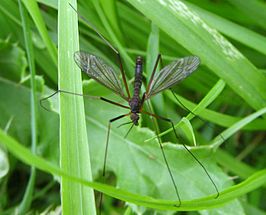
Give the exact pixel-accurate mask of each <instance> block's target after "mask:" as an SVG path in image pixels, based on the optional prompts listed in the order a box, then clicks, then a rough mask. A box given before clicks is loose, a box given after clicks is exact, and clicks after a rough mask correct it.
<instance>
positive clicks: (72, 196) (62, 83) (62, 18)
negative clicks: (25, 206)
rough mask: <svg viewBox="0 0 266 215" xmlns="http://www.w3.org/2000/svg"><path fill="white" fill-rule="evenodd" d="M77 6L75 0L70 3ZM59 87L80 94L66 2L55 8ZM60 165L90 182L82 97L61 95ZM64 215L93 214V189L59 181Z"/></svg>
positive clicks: (74, 28)
mask: <svg viewBox="0 0 266 215" xmlns="http://www.w3.org/2000/svg"><path fill="white" fill-rule="evenodd" d="M71 4H72V5H73V6H74V7H76V1H75V0H73V1H71ZM58 15H59V20H58V30H59V32H58V42H59V43H58V65H59V75H58V77H59V88H60V89H61V90H66V91H69V92H74V93H82V82H81V73H80V71H79V69H78V67H77V66H76V65H75V62H74V59H73V54H74V52H75V51H77V50H79V45H78V44H79V42H78V20H77V14H76V13H75V11H74V10H73V9H72V8H71V7H70V5H69V3H68V2H67V1H59V5H58ZM59 99H60V164H61V168H62V169H63V170H64V171H66V172H67V173H69V174H70V173H71V174H74V175H76V176H78V177H80V178H84V179H86V180H89V181H91V180H92V175H91V166H90V156H89V155H90V153H89V148H88V139H87V132H86V124H85V113H84V103H83V98H81V97H79V96H73V95H66V94H60V97H59ZM61 201H62V206H63V209H62V210H63V213H64V214H96V210H95V203H94V194H93V190H92V189H89V188H88V187H84V186H82V185H80V184H76V183H73V181H70V180H68V179H66V178H62V181H61Z"/></svg>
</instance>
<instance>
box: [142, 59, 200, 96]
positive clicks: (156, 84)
mask: <svg viewBox="0 0 266 215" xmlns="http://www.w3.org/2000/svg"><path fill="white" fill-rule="evenodd" d="M199 64H200V59H199V57H196V56H189V57H185V58H181V59H178V60H176V61H173V62H172V63H170V64H169V65H167V66H165V67H164V68H163V69H162V70H160V71H159V72H158V73H156V74H155V76H154V78H153V80H150V81H151V83H150V88H149V89H148V92H147V93H146V99H149V98H150V97H151V96H154V95H156V94H157V93H159V92H161V91H163V90H165V89H168V88H170V87H172V86H173V85H175V84H177V83H178V82H180V81H182V80H183V79H185V78H186V77H187V76H189V75H190V74H191V73H192V72H194V71H195V70H196V69H197V68H198V66H199Z"/></svg>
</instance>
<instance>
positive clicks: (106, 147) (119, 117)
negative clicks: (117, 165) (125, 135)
mask: <svg viewBox="0 0 266 215" xmlns="http://www.w3.org/2000/svg"><path fill="white" fill-rule="evenodd" d="M128 115H129V113H127V114H123V115H120V116H118V117H115V118H113V119H110V120H109V123H108V129H107V137H106V144H105V151H104V161H103V172H102V176H103V179H104V177H105V170H106V161H107V152H108V146H109V136H110V129H111V123H112V122H114V121H117V120H119V119H121V118H123V117H125V116H128ZM102 198H103V194H102V193H100V206H99V209H100V211H99V214H101V211H102V206H101V205H102Z"/></svg>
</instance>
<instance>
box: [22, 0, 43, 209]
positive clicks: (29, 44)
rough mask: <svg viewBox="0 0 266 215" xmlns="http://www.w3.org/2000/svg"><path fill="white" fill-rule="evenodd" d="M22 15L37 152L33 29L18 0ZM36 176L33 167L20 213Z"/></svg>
mask: <svg viewBox="0 0 266 215" xmlns="http://www.w3.org/2000/svg"><path fill="white" fill-rule="evenodd" d="M18 3H19V9H20V15H21V20H22V28H23V33H24V39H25V46H26V51H27V57H28V64H29V68H30V73H31V76H30V80H31V94H30V100H31V150H32V153H33V154H35V153H36V145H37V137H38V133H37V131H38V129H37V109H38V101H37V90H36V83H35V73H36V72H35V64H34V53H33V47H32V36H31V29H30V26H29V17H28V14H27V12H26V11H25V8H24V6H23V5H22V3H21V1H20V0H18ZM35 178H36V169H35V167H31V174H30V178H29V181H28V184H27V188H26V191H25V194H24V196H23V200H22V202H21V203H20V205H19V208H18V213H19V214H25V213H26V212H27V211H28V210H29V209H30V206H31V202H32V197H33V192H34V186H35Z"/></svg>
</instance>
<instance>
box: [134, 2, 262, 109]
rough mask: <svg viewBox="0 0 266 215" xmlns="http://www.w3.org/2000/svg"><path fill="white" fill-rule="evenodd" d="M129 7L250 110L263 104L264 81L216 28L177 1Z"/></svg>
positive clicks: (259, 73) (146, 3)
mask: <svg viewBox="0 0 266 215" xmlns="http://www.w3.org/2000/svg"><path fill="white" fill-rule="evenodd" d="M129 2H130V4H132V5H133V6H134V7H136V8H137V9H138V10H139V11H141V12H142V13H143V14H145V16H146V17H148V18H149V19H151V20H152V21H153V22H154V23H155V24H157V26H158V27H160V28H161V29H162V30H163V31H165V32H166V33H167V34H168V35H169V36H171V37H172V38H173V39H174V40H175V41H176V42H178V43H179V44H181V45H182V46H183V47H184V48H186V49H187V50H189V51H190V52H191V53H193V54H195V55H197V56H199V57H200V59H201V61H202V63H203V64H204V65H206V66H208V68H210V69H211V70H212V71H213V72H214V73H215V74H217V75H218V76H219V77H220V78H222V79H223V80H224V81H225V82H226V83H227V84H228V85H229V86H230V87H231V88H232V90H234V91H235V92H236V93H237V94H238V95H240V96H241V97H242V98H243V99H244V100H245V101H246V102H247V103H248V104H249V105H250V106H251V107H253V108H254V109H256V110H258V109H260V108H262V107H264V106H265V105H266V94H265V92H266V85H265V83H266V78H265V76H264V75H263V74H262V73H261V72H260V71H259V70H258V69H257V68H256V67H254V65H252V64H251V62H250V61H248V60H247V59H246V58H245V57H244V55H242V54H241V53H240V52H239V51H238V50H237V49H236V48H235V47H234V46H233V45H232V44H231V43H230V42H229V41H227V40H226V39H225V38H224V37H223V36H222V35H221V34H219V33H218V31H217V30H216V29H213V28H211V27H209V26H208V25H207V24H206V23H205V22H204V21H203V20H202V19H201V18H200V17H199V16H198V15H197V14H196V13H195V12H194V11H193V10H191V9H190V8H189V7H188V6H187V5H186V4H185V3H183V2H181V1H178V0H176V1H171V0H165V1H159V0H156V1H148V0H142V1H134V0H129Z"/></svg>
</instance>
